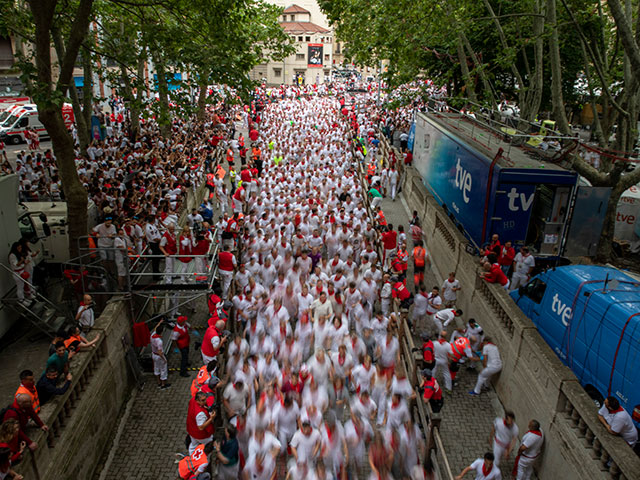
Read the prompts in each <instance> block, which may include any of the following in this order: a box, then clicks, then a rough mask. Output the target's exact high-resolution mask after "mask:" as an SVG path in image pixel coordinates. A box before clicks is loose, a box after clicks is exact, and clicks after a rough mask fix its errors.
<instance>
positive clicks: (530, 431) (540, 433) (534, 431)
mask: <svg viewBox="0 0 640 480" xmlns="http://www.w3.org/2000/svg"><path fill="white" fill-rule="evenodd" d="M620 410H622V409H620ZM527 433H533V434H534V435H538V436H539V437H541V436H542V432H541V431H540V430H529V431H528V432H527Z"/></svg>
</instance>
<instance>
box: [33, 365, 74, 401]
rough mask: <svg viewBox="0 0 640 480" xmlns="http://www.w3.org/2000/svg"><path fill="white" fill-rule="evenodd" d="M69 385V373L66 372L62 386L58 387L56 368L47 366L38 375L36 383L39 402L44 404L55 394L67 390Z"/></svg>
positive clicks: (61, 393)
mask: <svg viewBox="0 0 640 480" xmlns="http://www.w3.org/2000/svg"><path fill="white" fill-rule="evenodd" d="M70 386H71V374H70V373H67V376H66V381H65V382H64V385H62V387H58V369H57V368H56V367H55V366H54V365H51V366H50V367H49V368H47V371H46V372H45V374H44V375H43V376H42V377H40V380H38V384H37V385H36V387H37V389H38V395H39V397H40V404H41V405H44V404H45V403H47V402H48V401H49V400H51V399H52V398H53V397H54V396H55V395H63V394H65V393H66V392H67V390H69V387H70Z"/></svg>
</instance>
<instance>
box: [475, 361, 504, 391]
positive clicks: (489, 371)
mask: <svg viewBox="0 0 640 480" xmlns="http://www.w3.org/2000/svg"><path fill="white" fill-rule="evenodd" d="M500 370H502V367H500V368H496V367H487V368H483V369H482V371H481V372H480V373H479V374H478V381H477V382H476V386H475V388H474V389H473V391H474V392H476V393H480V392H481V391H482V387H485V386H487V384H488V382H489V379H490V378H491V376H492V375H494V374H495V373H498V372H499V371H500Z"/></svg>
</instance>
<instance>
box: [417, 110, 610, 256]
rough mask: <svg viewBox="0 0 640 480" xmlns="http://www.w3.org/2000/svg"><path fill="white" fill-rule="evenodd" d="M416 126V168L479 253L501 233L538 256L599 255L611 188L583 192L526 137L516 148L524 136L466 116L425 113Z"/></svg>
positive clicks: (504, 238) (570, 174)
mask: <svg viewBox="0 0 640 480" xmlns="http://www.w3.org/2000/svg"><path fill="white" fill-rule="evenodd" d="M414 125H415V137H414V138H413V153H414V157H413V158H414V163H413V166H414V167H415V168H416V169H417V171H418V172H419V173H420V176H421V178H422V181H423V183H424V185H425V186H426V187H427V189H428V190H429V192H430V193H431V194H432V195H433V196H434V197H435V198H436V200H437V201H438V202H439V203H440V204H441V205H442V206H443V207H445V208H446V209H447V211H448V212H449V214H450V216H452V217H453V219H454V221H455V222H456V223H457V224H458V225H459V227H460V228H461V230H463V231H464V234H465V235H466V236H467V238H468V239H469V240H470V242H471V243H472V244H473V245H474V246H475V247H476V248H478V249H480V248H481V247H482V246H483V245H484V244H486V243H488V242H489V240H490V239H491V236H492V235H493V234H495V233H497V234H498V235H499V236H500V240H501V242H502V243H504V242H505V241H507V240H510V241H511V242H512V243H513V245H514V247H516V248H517V247H518V246H522V245H528V246H529V247H533V251H534V253H535V254H536V256H545V255H546V256H554V255H562V254H565V255H571V256H578V255H589V254H593V253H595V247H596V245H597V242H598V238H599V236H600V232H601V229H602V221H603V219H604V213H605V210H606V204H607V200H608V196H609V189H607V188H604V189H600V188H593V187H588V188H587V187H579V185H578V175H577V174H576V173H575V172H574V171H571V170H568V169H566V168H563V167H562V166H560V162H558V161H557V160H555V161H553V160H551V157H552V155H549V156H548V158H549V160H547V161H545V160H544V157H543V156H541V155H536V149H535V148H524V147H527V145H526V142H525V140H526V137H524V138H522V139H521V140H522V142H521V143H522V144H524V145H521V146H516V145H515V143H517V142H516V141H515V140H517V139H518V136H517V135H511V136H509V135H505V134H504V132H502V131H500V130H499V129H495V128H493V129H492V128H491V127H488V126H486V125H483V124H482V123H481V122H479V121H478V120H476V119H475V118H473V117H470V116H467V115H464V114H460V113H459V112H457V113H442V112H427V113H417V114H416V116H415V122H414ZM506 137H510V138H509V139H507V138H506ZM537 151H541V150H540V148H537ZM573 212H576V213H577V215H575V216H574V215H570V213H573ZM572 217H573V218H575V221H574V222H573V224H574V225H573V228H570V227H571V222H570V220H571V218H572ZM567 248H568V249H569V250H571V251H569V252H567Z"/></svg>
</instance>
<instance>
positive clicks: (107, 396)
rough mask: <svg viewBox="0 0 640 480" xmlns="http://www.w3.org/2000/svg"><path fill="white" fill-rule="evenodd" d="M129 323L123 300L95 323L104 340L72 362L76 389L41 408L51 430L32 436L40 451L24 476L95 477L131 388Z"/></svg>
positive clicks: (55, 479) (54, 479)
mask: <svg viewBox="0 0 640 480" xmlns="http://www.w3.org/2000/svg"><path fill="white" fill-rule="evenodd" d="M130 324H131V321H130V319H129V312H128V305H127V304H126V303H125V302H122V301H116V302H112V303H110V304H109V305H108V306H107V308H106V309H105V310H104V312H103V313H102V315H100V317H99V318H98V319H97V320H96V324H95V329H96V331H99V332H100V334H101V336H102V338H101V340H100V341H99V343H98V348H97V349H96V350H94V351H91V352H86V353H79V354H78V355H77V356H75V357H74V358H73V359H72V360H71V365H70V367H71V372H72V375H73V381H72V386H71V388H70V389H69V390H68V391H67V393H66V394H65V395H62V396H60V397H57V398H56V399H55V400H54V401H52V402H50V403H47V404H46V405H44V407H42V412H41V415H40V416H41V418H42V420H43V421H44V422H45V423H46V424H47V425H48V426H49V428H50V432H49V433H48V434H46V433H44V432H42V431H40V430H36V429H32V430H30V431H29V432H28V434H29V435H30V437H31V439H32V440H34V441H36V442H37V443H38V449H37V450H36V451H35V452H34V453H33V455H30V454H27V455H26V458H25V459H24V460H23V462H22V464H21V465H20V466H19V467H18V468H17V471H18V472H20V473H21V474H22V475H24V476H25V478H29V479H42V480H67V479H69V480H70V479H81V478H82V479H89V478H92V476H93V473H94V470H95V468H96V466H97V465H98V463H99V461H100V459H101V458H102V456H103V453H104V450H105V448H107V447H108V444H109V442H110V440H111V435H112V431H113V428H115V426H116V425H117V421H116V420H117V418H118V416H119V414H120V409H121V407H122V405H123V403H124V401H125V400H126V398H127V396H128V394H129V392H130V390H131V387H132V381H131V378H130V374H129V371H128V367H127V364H126V360H125V350H124V347H123V344H122V337H123V336H125V335H127V336H130Z"/></svg>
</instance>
